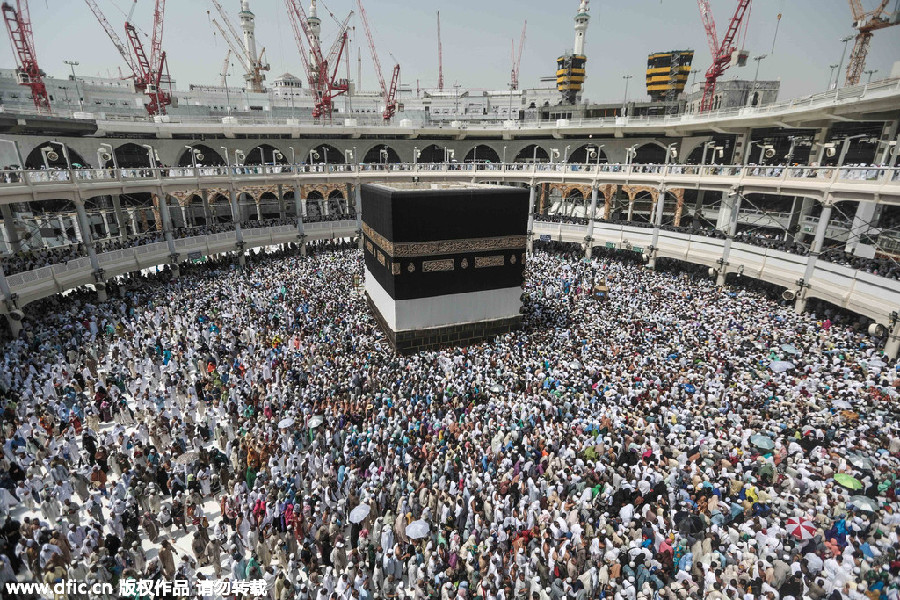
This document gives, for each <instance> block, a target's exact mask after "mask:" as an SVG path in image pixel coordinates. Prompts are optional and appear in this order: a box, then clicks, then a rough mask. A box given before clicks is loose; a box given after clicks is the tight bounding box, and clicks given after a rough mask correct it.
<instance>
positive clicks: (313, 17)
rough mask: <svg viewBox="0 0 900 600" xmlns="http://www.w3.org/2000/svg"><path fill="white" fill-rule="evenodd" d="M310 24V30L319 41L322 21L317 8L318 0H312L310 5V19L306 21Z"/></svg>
mask: <svg viewBox="0 0 900 600" xmlns="http://www.w3.org/2000/svg"><path fill="white" fill-rule="evenodd" d="M306 24H307V25H308V26H309V32H310V33H311V34H312V35H313V37H314V38H316V43H317V44H318V43H319V34H320V33H321V32H322V21H320V20H319V15H318V11H317V10H316V0H311V2H310V5H309V20H308V21H307V22H306Z"/></svg>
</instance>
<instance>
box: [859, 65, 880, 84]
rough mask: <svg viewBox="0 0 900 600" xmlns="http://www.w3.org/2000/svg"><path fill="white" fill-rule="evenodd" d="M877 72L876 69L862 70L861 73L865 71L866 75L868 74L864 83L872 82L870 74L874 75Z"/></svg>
mask: <svg viewBox="0 0 900 600" xmlns="http://www.w3.org/2000/svg"><path fill="white" fill-rule="evenodd" d="M877 72H878V69H869V70H868V71H863V73H865V74H866V75H868V76H869V78H868V79H867V80H866V85H869V84H870V83H872V75H874V74H875V73H877Z"/></svg>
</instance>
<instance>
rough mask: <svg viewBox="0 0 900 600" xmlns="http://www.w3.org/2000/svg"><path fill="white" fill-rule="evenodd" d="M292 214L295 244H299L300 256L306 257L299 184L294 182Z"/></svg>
mask: <svg viewBox="0 0 900 600" xmlns="http://www.w3.org/2000/svg"><path fill="white" fill-rule="evenodd" d="M294 212H295V213H297V243H298V244H300V255H301V256H306V233H305V232H304V230H303V215H304V213H305V212H306V211H304V210H303V198H301V196H300V184H299V183H297V182H296V181H295V182H294Z"/></svg>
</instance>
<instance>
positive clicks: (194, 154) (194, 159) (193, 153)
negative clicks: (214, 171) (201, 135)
mask: <svg viewBox="0 0 900 600" xmlns="http://www.w3.org/2000/svg"><path fill="white" fill-rule="evenodd" d="M185 148H187V149H188V150H189V151H190V153H191V166H192V167H194V169H196V168H197V151H196V150H195V149H194V147H193V146H185Z"/></svg>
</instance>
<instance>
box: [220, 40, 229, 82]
mask: <svg viewBox="0 0 900 600" xmlns="http://www.w3.org/2000/svg"><path fill="white" fill-rule="evenodd" d="M230 63H231V48H228V52H226V53H225V62H224V63H222V72H221V73H219V75H220V76H221V77H222V87H223V88H227V87H228V66H229V64H230Z"/></svg>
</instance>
